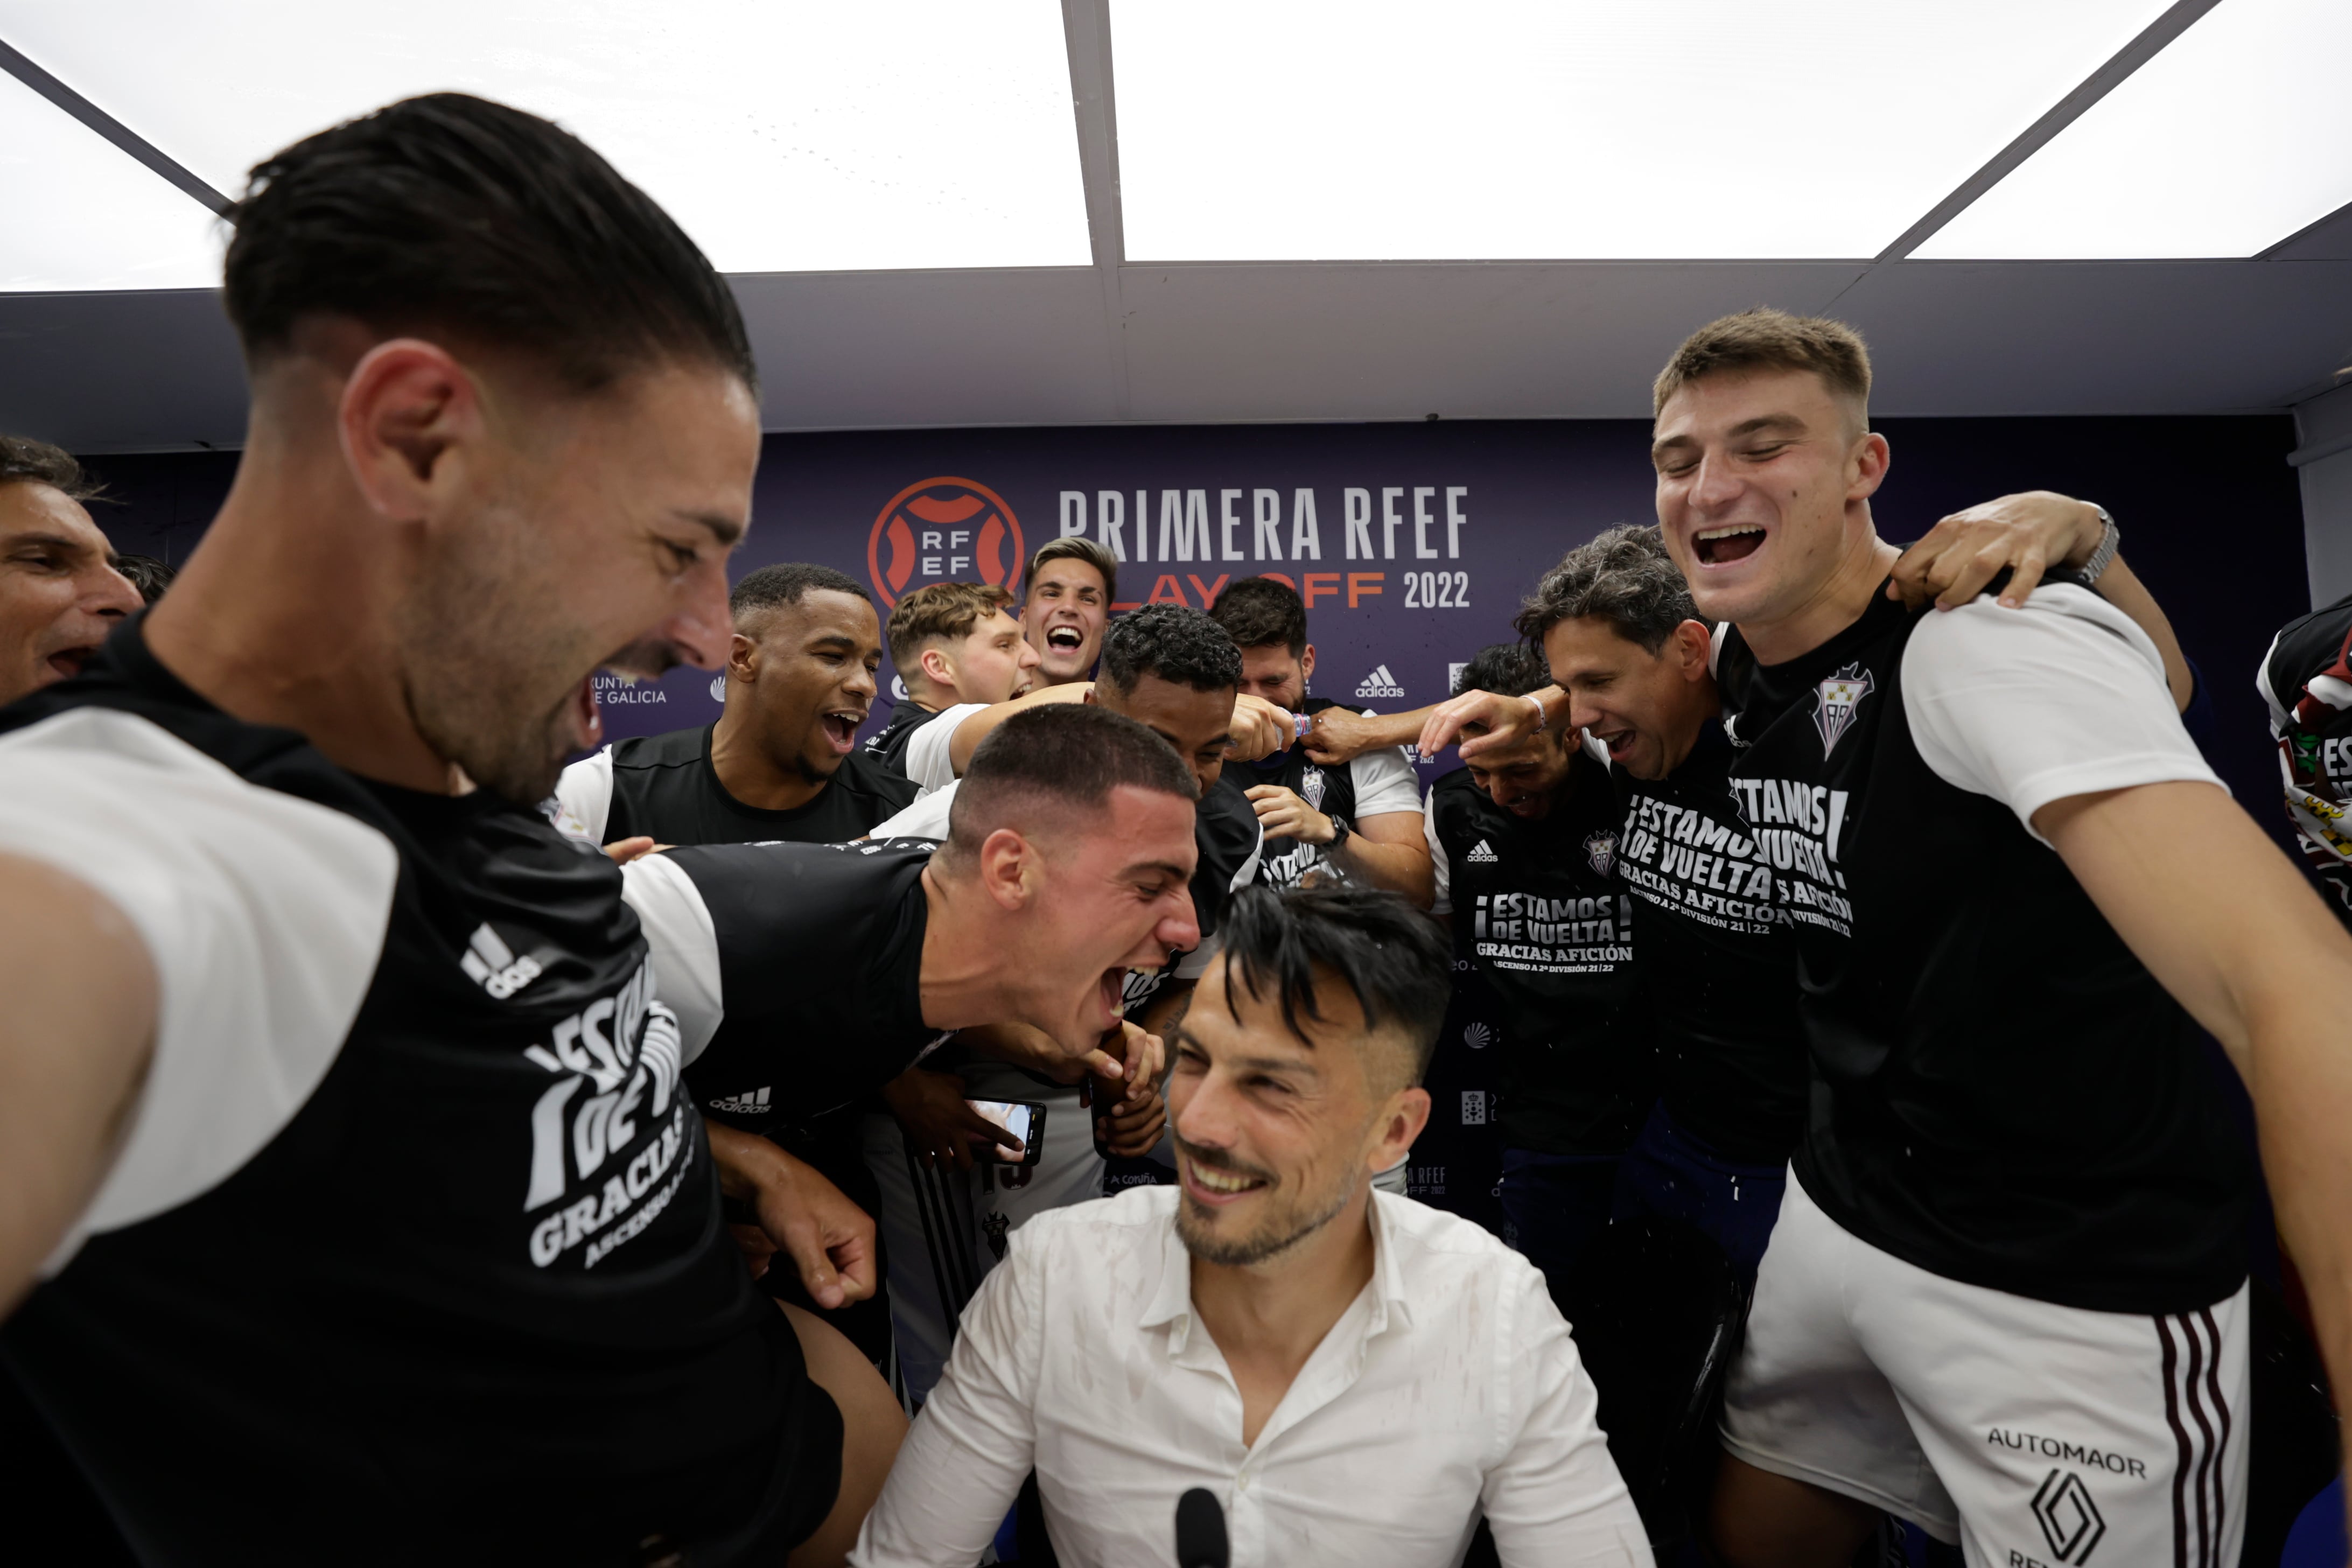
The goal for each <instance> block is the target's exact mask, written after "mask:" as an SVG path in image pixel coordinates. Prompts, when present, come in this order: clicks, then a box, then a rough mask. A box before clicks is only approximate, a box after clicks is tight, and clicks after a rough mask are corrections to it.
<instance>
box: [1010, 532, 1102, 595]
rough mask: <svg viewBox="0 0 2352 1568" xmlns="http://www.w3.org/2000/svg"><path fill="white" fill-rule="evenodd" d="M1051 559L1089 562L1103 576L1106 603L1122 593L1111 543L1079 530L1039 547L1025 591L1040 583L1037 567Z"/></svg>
mask: <svg viewBox="0 0 2352 1568" xmlns="http://www.w3.org/2000/svg"><path fill="white" fill-rule="evenodd" d="M1049 561H1083V562H1085V563H1087V565H1089V566H1091V567H1093V568H1094V569H1095V570H1096V572H1097V573H1099V574H1101V576H1102V580H1103V605H1104V606H1105V607H1106V608H1108V606H1109V605H1110V603H1111V601H1112V600H1114V599H1116V598H1118V556H1116V555H1113V554H1112V553H1111V552H1110V550H1109V547H1108V546H1107V545H1102V544H1098V543H1097V542H1095V541H1093V540H1091V539H1087V538H1086V537H1084V536H1083V535H1080V534H1076V533H1072V534H1066V535H1065V536H1064V537H1062V538H1060V539H1049V540H1047V541H1046V542H1045V543H1043V544H1041V545H1039V546H1038V547H1037V553H1036V554H1034V555H1032V556H1031V557H1029V588H1026V589H1024V590H1023V592H1024V594H1025V593H1027V592H1029V591H1030V589H1034V588H1035V587H1036V586H1037V568H1038V567H1040V566H1043V565H1045V563H1047V562H1049Z"/></svg>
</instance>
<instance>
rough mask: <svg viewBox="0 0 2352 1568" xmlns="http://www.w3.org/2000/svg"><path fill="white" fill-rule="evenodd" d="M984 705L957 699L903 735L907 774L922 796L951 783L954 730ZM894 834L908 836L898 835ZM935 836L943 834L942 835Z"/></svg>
mask: <svg viewBox="0 0 2352 1568" xmlns="http://www.w3.org/2000/svg"><path fill="white" fill-rule="evenodd" d="M987 708H988V704H987V703H985V702H959V703H957V704H956V705H955V706H954V707H952V708H942V709H940V714H939V717H938V718H936V719H932V720H929V721H926V722H924V723H923V724H922V725H921V726H919V728H918V729H917V730H916V731H915V732H914V733H913V734H911V735H909V736H908V737H907V776H908V778H910V779H912V780H914V781H915V784H916V785H917V787H919V789H921V790H922V792H923V793H924V794H925V795H929V794H930V793H931V792H932V791H933V790H940V789H945V788H947V786H948V785H950V784H953V783H955V781H956V770H955V761H954V759H953V757H951V756H950V748H951V747H952V746H953V744H954V743H955V732H956V731H957V730H958V729H959V728H961V725H962V724H963V721H965V720H967V719H969V718H971V716H972V715H973V714H975V713H980V712H984V711H985V710H987ZM874 837H877V838H881V837H887V835H885V834H882V833H879V832H877V833H876V834H875V835H874ZM898 837H912V836H911V835H904V834H902V835H899V836H898ZM923 837H933V836H932V835H924V836H923ZM936 837H946V835H945V834H940V835H937V836H936Z"/></svg>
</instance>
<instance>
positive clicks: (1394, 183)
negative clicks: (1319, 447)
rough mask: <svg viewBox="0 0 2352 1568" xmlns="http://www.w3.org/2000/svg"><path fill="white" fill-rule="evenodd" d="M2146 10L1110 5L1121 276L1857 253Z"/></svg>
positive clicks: (1245, 1)
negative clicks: (1124, 270) (1360, 262)
mask: <svg viewBox="0 0 2352 1568" xmlns="http://www.w3.org/2000/svg"><path fill="white" fill-rule="evenodd" d="M2164 9H2165V4H2164V0H2063V4H2052V3H2051V0H1942V3H1940V4H1927V3H1923V0H1910V3H1908V4H1904V5H1889V4H1886V3H1885V0H1780V3H1779V4H1774V5H1757V4H1754V3H1753V0H1641V3H1640V4H1628V3H1627V0H1460V3H1457V4H1453V5H1430V4H1427V3H1426V0H1412V3H1406V0H1351V3H1349V4H1346V5H1341V4H1336V3H1331V0H1321V3H1307V0H1292V3H1286V4H1269V3H1268V0H1183V3H1181V4H1178V3H1176V0H1112V4H1111V16H1112V25H1111V39H1112V45H1113V48H1114V50H1115V53H1116V74H1117V79H1118V83H1117V93H1118V155H1119V184H1120V191H1121V196H1122V202H1123V209H1124V215H1125V220H1126V236H1127V253H1128V255H1129V256H1130V257H1133V258H1138V259H1149V260H1169V261H1175V260H1317V259H1326V260H1328V259H1381V258H1468V257H1477V258H1497V259H1501V258H1554V257H1557V258H1649V257H1681V258H1792V257H1824V258H1827V257H1867V256H1874V255H1876V254H1877V253H1878V252H1879V251H1880V250H1882V249H1883V248H1885V247H1886V246H1887V245H1889V244H1891V243H1892V242H1893V241H1894V240H1895V238H1896V237H1898V236H1900V235H1901V234H1902V233H1903V231H1904V230H1905V229H1906V228H1908V227H1909V226H1911V225H1913V224H1914V223H1916V222H1917V221H1918V220H1919V217H1920V216H1921V215H1922V214H1924V213H1926V212H1927V211H1928V210H1930V209H1931V208H1933V207H1934V206H1935V205H1936V204H1937V202H1939V201H1941V200H1943V199H1944V197H1945V196H1946V195H1949V194H1950V193H1951V191H1952V190H1953V189H1955V188H1956V187H1957V186H1958V185H1959V184H1962V183H1963V182H1964V181H1966V180H1967V179H1968V177H1969V175H1971V174H1974V173H1976V171H1977V170H1978V169H1979V168H1981V167H1982V166H1983V165H1984V164H1985V163H1987V162H1988V161H1989V160H1990V159H1991V158H1992V157H1993V155H1994V154H1995V153H1999V152H2000V150H2001V149H2002V148H2003V147H2005V146H2007V145H2008V144H2009V142H2011V141H2012V140H2013V139H2014V138H2016V137H2017V136H2018V135H2019V133H2021V132H2023V131H2024V130H2025V129H2026V128H2027V127H2028V126H2030V125H2032V123H2033V121H2035V120H2037V119H2039V118H2040V117H2041V116H2042V114H2043V113H2044V112H2045V111H2047V110H2048V109H2049V108H2050V106H2051V105H2052V104H2053V103H2055V102H2057V101H2058V100H2060V99H2062V98H2063V97H2064V96H2065V95H2066V94H2067V93H2069V92H2071V91H2073V90H2074V88H2075V86H2076V85H2077V84H2079V83H2080V82H2081V81H2082V80H2083V79H2084V78H2085V77H2087V76H2089V75H2090V74H2091V73H2092V72H2093V71H2095V70H2096V69H2097V68H2099V67H2100V66H2101V65H2102V64H2104V63H2105V61H2106V60H2107V58H2109V57H2110V56H2112V55H2114V54H2115V53H2116V51H2117V50H2118V49H2120V48H2122V47H2124V45H2125V44H2126V43H2128V42H2129V41H2130V40H2131V39H2132V37H2134V36H2136V35H2137V33H2138V32H2139V31H2140V30H2141V29H2142V28H2144V27H2146V26H2147V25H2148V24H2149V23H2150V22H2152V21H2153V20H2155V18H2156V17H2157V16H2159V15H2160V14H2162V12H2163V11H2164Z"/></svg>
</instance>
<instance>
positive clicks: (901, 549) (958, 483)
mask: <svg viewBox="0 0 2352 1568" xmlns="http://www.w3.org/2000/svg"><path fill="white" fill-rule="evenodd" d="M1026 559H1027V556H1026V554H1025V553H1024V551H1023V549H1022V545H1021V523H1020V521H1019V520H1018V519H1016V518H1014V517H1013V509H1012V508H1011V507H1009V506H1006V505H1005V504H1004V498H1003V496H1000V495H998V494H997V493H996V492H995V491H994V490H992V489H989V488H988V487H987V486H986V485H982V484H975V483H973V482H972V481H971V480H970V479H955V478H952V477H949V478H942V479H923V480H920V481H919V482H917V483H915V484H911V485H908V487H907V488H906V489H903V490H900V491H899V492H898V494H897V495H895V496H892V497H891V498H890V503H889V504H888V505H887V506H886V507H884V508H883V509H882V511H881V514H880V515H879V516H877V517H876V518H875V520H874V531H873V532H871V533H869V534H867V535H866V575H867V576H868V577H869V578H870V579H871V580H872V581H873V584H874V592H875V593H876V594H877V595H880V597H881V600H882V604H883V607H884V608H886V609H887V608H888V607H890V606H891V605H896V604H897V603H898V600H899V598H900V597H901V596H902V595H906V594H908V593H909V592H911V591H913V590H914V589H917V588H919V587H922V586H923V585H924V584H927V583H975V582H976V583H986V584H990V585H991V586H992V587H999V588H1003V589H1004V590H1005V591H1006V592H1007V593H1018V592H1019V591H1020V585H1019V584H1018V582H1017V581H1016V580H1017V579H1018V578H1019V577H1020V575H1021V565H1022V563H1023V562H1024V560H1026Z"/></svg>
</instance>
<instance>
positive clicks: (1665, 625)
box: [1511, 523, 1706, 654]
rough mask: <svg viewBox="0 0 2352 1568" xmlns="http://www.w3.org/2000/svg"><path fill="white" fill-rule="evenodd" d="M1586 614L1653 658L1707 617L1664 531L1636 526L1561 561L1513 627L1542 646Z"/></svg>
mask: <svg viewBox="0 0 2352 1568" xmlns="http://www.w3.org/2000/svg"><path fill="white" fill-rule="evenodd" d="M1584 616H1597V617H1598V618H1600V619H1601V620H1604V621H1607V622H1608V623H1609V624H1610V625H1611V626H1613V627H1614V628H1616V632H1617V635H1618V636H1619V637H1623V638H1624V639H1625V640H1626V641H1627V642H1633V643H1639V644H1641V645H1642V647H1643V648H1645V649H1647V650H1648V651H1649V652H1651V653H1653V654H1655V653H1656V652H1657V651H1658V650H1659V649H1660V648H1662V647H1664V646H1665V644H1666V639H1667V638H1668V637H1672V636H1673V635H1674V631H1675V627H1676V626H1680V625H1682V624H1683V623H1684V622H1685V621H1702V622H1703V621H1705V619H1706V617H1705V616H1701V615H1700V614H1699V613H1698V606H1697V605H1696V604H1694V603H1693V602H1692V601H1691V591H1690V584H1688V583H1685V582H1684V581H1683V574H1682V568H1680V567H1678V566H1676V565H1675V561H1674V557H1673V556H1671V555H1668V554H1667V553H1666V543H1665V541H1664V540H1663V539H1661V538H1660V537H1659V536H1658V531H1657V529H1656V528H1655V527H1654V526H1650V527H1635V526H1634V525H1633V524H1632V523H1625V524H1622V525H1620V526H1619V527H1616V528H1612V529H1611V530H1610V531H1608V532H1606V533H1604V534H1602V535H1601V537H1600V538H1598V539H1595V540H1594V541H1593V542H1591V543H1590V544H1580V545H1579V546H1577V547H1576V548H1575V549H1574V550H1571V551H1570V552H1568V553H1567V554H1566V555H1564V556H1562V557H1560V561H1559V565H1557V566H1555V567H1553V568H1552V569H1551V570H1550V571H1549V572H1547V573H1545V574H1543V580H1542V581H1541V582H1540V583H1538V584H1536V591H1535V592H1534V593H1533V594H1532V595H1528V600H1527V603H1526V604H1524V605H1521V606H1520V608H1519V613H1518V616H1517V618H1516V619H1514V620H1513V621H1512V622H1511V628H1512V629H1513V630H1514V631H1516V632H1517V633H1518V634H1519V635H1520V636H1521V637H1525V638H1527V639H1528V641H1529V642H1532V643H1539V642H1541V641H1542V640H1543V637H1544V634H1545V633H1546V632H1549V631H1550V630H1551V629H1552V627H1554V626H1558V625H1559V623H1560V622H1562V621H1569V620H1578V619H1581V618H1583V617H1584Z"/></svg>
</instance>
